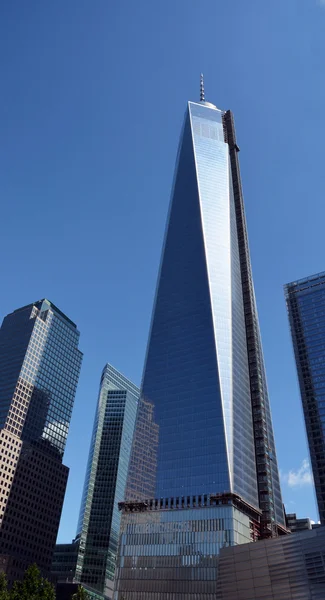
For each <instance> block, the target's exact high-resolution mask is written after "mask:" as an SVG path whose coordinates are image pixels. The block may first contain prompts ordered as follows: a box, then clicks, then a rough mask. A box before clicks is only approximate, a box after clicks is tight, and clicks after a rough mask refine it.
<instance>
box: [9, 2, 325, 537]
mask: <svg viewBox="0 0 325 600" xmlns="http://www.w3.org/2000/svg"><path fill="white" fill-rule="evenodd" d="M323 4H324V3H323ZM324 57H325V6H322V2H319V1H317V0H273V1H272V2H261V0H248V1H246V2H244V1H243V0H228V2H224V1H221V0H205V1H204V2H203V3H199V2H194V1H193V0H190V1H189V0H164V2H160V1H159V0H154V1H152V0H150V1H149V0H140V1H139V2H134V0H119V1H117V0H116V1H113V0H111V1H109V0H69V1H68V2H67V1H66V0H56V1H55V2H51V1H50V0H29V2H26V1H25V0H16V1H15V2H11V1H10V0H4V1H3V2H2V3H1V7H0V72H1V89H2V91H1V95H0V111H1V119H0V138H1V144H0V199H1V213H0V215H1V221H0V222H1V236H0V269H1V296H0V316H1V318H2V317H3V316H4V315H5V314H7V313H8V312H11V311H12V310H13V309H15V308H17V307H19V306H22V305H24V304H27V303H29V302H32V301H34V300H36V299H39V298H42V297H47V298H49V299H50V300H52V301H53V302H54V303H55V304H56V305H57V306H59V307H60V308H61V309H62V310H63V311H64V312H66V314H67V315H68V316H69V317H70V318H71V319H73V320H74V321H75V322H76V323H77V324H78V327H79V329H80V331H81V340H80V348H81V349H82V351H83V352H84V362H83V367H82V373H81V377H80V383H79V388H78V392H77V397H76V402H75V408H74V412H73V419H72V423H71V428H70V434H69V440H68V445H67V450H66V454H65V463H66V464H67V465H69V467H70V469H71V470H70V478H69V483H68V491H67V495H66V501H65V506H64V510H63V515H62V522H61V529H60V534H59V539H60V540H61V541H68V540H70V539H71V538H72V537H73V536H74V534H75V529H76V523H77V517H78V511H79V505H80V498H81V490H82V485H83V478H84V473H85V467H86V460H87V453H88V445H89V439H90V434H91V428H92V421H93V416H94V411H95V405H96V401H97V392H98V384H99V378H100V373H101V370H102V368H103V366H104V364H105V362H107V361H109V362H111V363H112V364H113V365H114V366H116V367H117V368H118V369H120V370H121V371H122V372H123V373H124V374H125V375H127V376H128V377H130V378H131V379H132V380H133V381H134V382H135V383H137V384H139V382H140V378H141V372H142V367H143V360H144V352H145V346H146V341H147V335H148V327H149V320H150V314H151V308H152V301H153V295H154V290H155V283H156V276H157V269H158V263H159V257H160V251H161V244H162V236H163V232H164V226H165V218H166V211H167V206H168V201H169V194H170V188H171V183H172V178H173V169H174V162H175V155H176V149H177V144H178V137H179V133H180V127H181V123H182V119H183V114H184V110H185V106H186V101H187V100H188V99H191V100H197V99H198V97H199V75H200V72H201V71H203V72H204V75H205V84H206V97H207V99H208V100H211V101H212V102H214V103H215V104H217V105H218V107H220V108H224V109H227V108H231V109H232V110H233V112H234V114H235V117H236V127H237V134H238V141H239V145H240V147H241V153H240V159H241V169H242V178H243V185H244V193H245V202H246V211H247V219H248V228H249V238H250V247H251V253H252V263H253V272H254V280H255V287H256V295H257V302H258V308H259V314H260V321H261V330H262V338H263V345H264V352H265V359H266V367H267V374H268V382H269V391H270V397H271V405H272V413H273V421H274V427H275V436H276V444H277V453H278V460H279V465H280V468H281V472H282V481H283V496H284V500H285V503H286V506H287V508H288V509H289V510H290V511H296V512H297V513H298V514H299V515H301V516H305V515H309V516H310V517H312V518H313V519H315V520H316V519H317V512H316V508H315V502H314V495H313V487H312V481H311V476H310V471H309V467H308V450H307V446H306V439H305V431H304V425H303V420H302V411H301V405H300V397H299V391H298V387H297V382H296V372H295V366H294V361H293V355H292V348H291V340H290V337H289V330H288V322H287V315H286V309H285V303H284V297H283V288H282V286H283V284H284V283H286V282H288V281H292V280H294V279H296V278H299V277H303V276H305V275H308V274H311V273H314V272H317V271H323V270H325V252H324V250H325V242H324V224H323V223H324V218H325V208H324V206H325V205H324V196H325V171H324V166H323V160H324V158H323V157H324V144H323V139H324V134H325V116H324V115H325V113H324V106H325V83H324Z"/></svg>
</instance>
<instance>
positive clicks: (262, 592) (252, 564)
mask: <svg viewBox="0 0 325 600" xmlns="http://www.w3.org/2000/svg"><path fill="white" fill-rule="evenodd" d="M324 557H325V527H319V528H318V529H312V531H301V532H298V533H295V534H294V535H288V536H284V537H280V538H277V539H269V540H262V541H259V542H257V543H256V544H244V545H242V546H237V547H232V548H229V547H228V548H224V549H222V550H221V552H220V557H219V565H218V589H217V594H216V597H215V600H324V598H325V561H324Z"/></svg>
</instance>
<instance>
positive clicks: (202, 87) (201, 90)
mask: <svg viewBox="0 0 325 600" xmlns="http://www.w3.org/2000/svg"><path fill="white" fill-rule="evenodd" d="M204 101H205V96H204V78H203V73H201V77H200V102H204Z"/></svg>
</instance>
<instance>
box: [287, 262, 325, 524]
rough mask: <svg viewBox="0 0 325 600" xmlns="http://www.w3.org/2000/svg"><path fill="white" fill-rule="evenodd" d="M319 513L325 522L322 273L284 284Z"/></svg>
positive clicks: (324, 292) (324, 294)
mask: <svg viewBox="0 0 325 600" xmlns="http://www.w3.org/2000/svg"><path fill="white" fill-rule="evenodd" d="M285 296H286V301H287V308H288V313H289V321H290V328H291V335H292V341H293V347H294V353H295V358H296V365H297V371H298V378H299V385H300V393H301V399H302V405H303V410H304V416H305V423H306V429H307V436H308V443H309V451H310V457H311V464H312V469H313V474H314V481H315V488H316V496H317V502H318V510H319V516H320V520H321V523H322V524H325V273H318V274H317V275H312V276H310V277H306V278H305V279H300V280H299V281H294V282H292V283H289V284H287V285H286V286H285Z"/></svg>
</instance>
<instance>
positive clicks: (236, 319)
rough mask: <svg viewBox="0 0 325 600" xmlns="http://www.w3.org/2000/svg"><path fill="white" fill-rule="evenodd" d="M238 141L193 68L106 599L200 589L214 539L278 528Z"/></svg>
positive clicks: (208, 573)
mask: <svg viewBox="0 0 325 600" xmlns="http://www.w3.org/2000/svg"><path fill="white" fill-rule="evenodd" d="M238 152H239V148H238V145H237V142H236V134H235V128H234V120H233V115H232V113H231V112H230V111H222V110H219V109H218V108H217V107H216V106H214V105H213V104H210V103H209V102H206V101H205V98H204V89H203V80H202V79H201V99H200V102H189V103H188V106H187V109H186V113H185V119H184V125H183V130H182V134H181V139H180V145H179V150H178V156H177V162H176V170H175V176H174V184H173V190H172V195H171V203H170V209H169V214H168V219H167V227H166V234H165V240H164V246H163V251H162V258H161V265H160V271H159V275H158V283H157V291H156V297H155V302H154V307H153V315H152V322H151V328H150V334H149V341H148V347H147V354H146V360H145V366H144V373H143V380H142V388H141V398H140V402H139V408H138V415H137V421H136V428H135V435H134V441H133V448H132V453H131V460H130V467H129V476H128V485H127V494H126V498H125V502H124V503H122V504H121V506H120V508H121V510H122V511H123V516H122V530H121V541H120V551H119V557H118V570H117V572H118V581H117V591H116V599H119V600H120V599H122V598H124V599H125V600H138V599H139V598H141V600H153V599H155V600H169V599H170V598H172V600H181V599H182V598H185V597H186V598H188V599H191V598H193V600H194V599H195V600H196V598H198V597H200V598H201V597H202V598H204V599H205V600H210V599H211V600H212V598H215V594H216V568H217V555H218V553H219V550H220V548H222V547H223V546H227V545H235V544H240V543H245V542H249V541H255V540H257V539H259V538H265V537H274V536H277V535H279V534H281V533H285V532H286V528H285V520H284V514H283V506H282V499H281V492H280V484H279V473H278V466H277V460H276V453H275V447H274V437H273V428H272V422H271V414H270V405H269V398H268V392H267V385H266V377H265V369H264V361H263V353H262V347H261V340H260V330H259V322H258V315H257V310H256V303H255V295H254V287H253V281H252V273H251V263H250V256H249V248H248V240H247V230H246V221H245V212H244V203H243V196H242V188H241V181H240V172H239V162H238ZM170 594H172V595H170Z"/></svg>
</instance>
